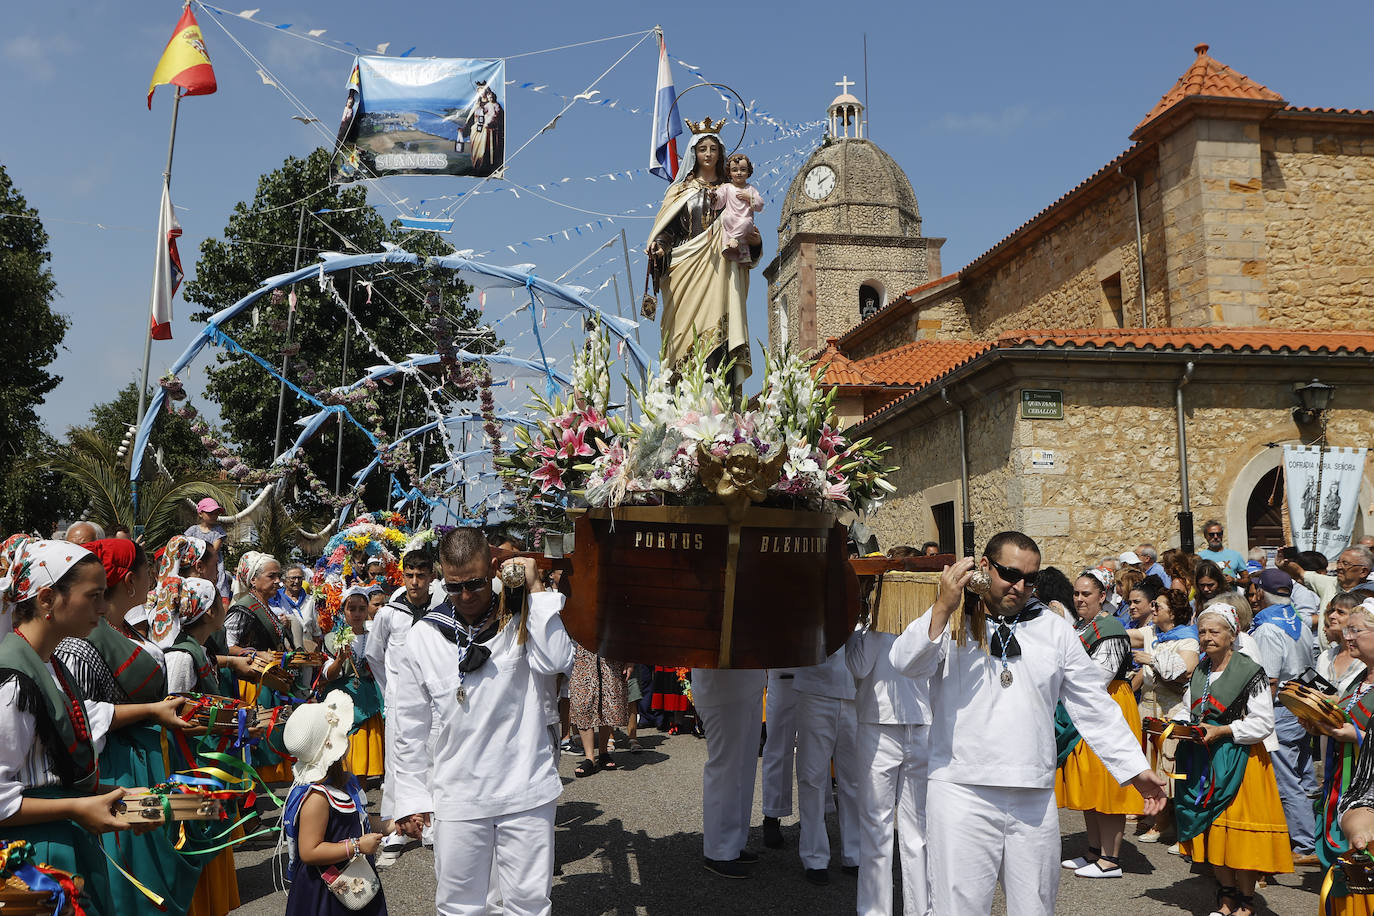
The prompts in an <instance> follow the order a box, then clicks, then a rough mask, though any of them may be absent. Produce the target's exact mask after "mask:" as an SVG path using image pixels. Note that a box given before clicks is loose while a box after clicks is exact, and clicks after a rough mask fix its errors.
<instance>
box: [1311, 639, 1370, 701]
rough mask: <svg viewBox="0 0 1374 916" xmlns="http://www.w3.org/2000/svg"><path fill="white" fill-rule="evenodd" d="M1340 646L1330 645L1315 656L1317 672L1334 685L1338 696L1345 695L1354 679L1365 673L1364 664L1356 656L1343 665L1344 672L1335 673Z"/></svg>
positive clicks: (1361, 676)
mask: <svg viewBox="0 0 1374 916" xmlns="http://www.w3.org/2000/svg"><path fill="white" fill-rule="evenodd" d="M1340 648H1341V647H1340V646H1337V645H1334V644H1333V645H1331V646H1329V647H1327V649H1326V651H1325V652H1323V653H1322V654H1321V655H1318V656H1317V673H1318V674H1320V675H1321V676H1322V677H1324V678H1326V679H1327V680H1328V681H1330V682H1331V683H1332V684H1334V685H1335V686H1336V693H1337V695H1338V696H1342V697H1343V696H1345V695H1346V694H1347V693H1348V692H1349V691H1350V688H1351V687H1352V686H1353V685H1354V684H1355V682H1356V681H1358V680H1360V679H1361V678H1363V677H1364V675H1365V668H1364V664H1363V663H1362V662H1361V661H1360V660H1359V659H1357V658H1352V659H1350V664H1348V665H1346V666H1345V673H1344V674H1341V675H1337V674H1336V656H1337V655H1339V654H1340Z"/></svg>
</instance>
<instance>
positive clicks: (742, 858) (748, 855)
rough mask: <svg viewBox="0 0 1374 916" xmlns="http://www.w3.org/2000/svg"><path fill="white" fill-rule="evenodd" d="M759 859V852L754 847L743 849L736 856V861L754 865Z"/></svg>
mask: <svg viewBox="0 0 1374 916" xmlns="http://www.w3.org/2000/svg"><path fill="white" fill-rule="evenodd" d="M758 860H759V854H758V853H756V852H754V850H752V849H741V850H740V851H739V855H738V856H736V857H735V861H736V862H739V863H740V864H741V865H753V864H754V863H755V862H757V861H758Z"/></svg>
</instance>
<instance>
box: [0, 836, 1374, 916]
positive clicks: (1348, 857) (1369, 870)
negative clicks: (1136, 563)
mask: <svg viewBox="0 0 1374 916" xmlns="http://www.w3.org/2000/svg"><path fill="white" fill-rule="evenodd" d="M1336 861H1337V862H1339V863H1341V871H1342V872H1343V873H1344V874H1345V883H1346V886H1347V887H1348V888H1349V889H1350V893H1352V894H1374V856H1371V855H1370V853H1369V852H1367V851H1360V852H1357V851H1355V850H1351V851H1350V852H1347V853H1346V854H1345V855H1343V856H1341V857H1340V858H1339V859H1337V860H1336ZM6 912H8V910H6Z"/></svg>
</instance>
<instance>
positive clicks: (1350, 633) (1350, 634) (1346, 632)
mask: <svg viewBox="0 0 1374 916" xmlns="http://www.w3.org/2000/svg"><path fill="white" fill-rule="evenodd" d="M1364 633H1374V630H1372V629H1370V628H1369V627H1360V628H1358V629H1356V628H1355V627H1341V635H1342V636H1344V637H1345V638H1346V639H1356V638H1358V637H1359V636H1360V635H1361V634H1364Z"/></svg>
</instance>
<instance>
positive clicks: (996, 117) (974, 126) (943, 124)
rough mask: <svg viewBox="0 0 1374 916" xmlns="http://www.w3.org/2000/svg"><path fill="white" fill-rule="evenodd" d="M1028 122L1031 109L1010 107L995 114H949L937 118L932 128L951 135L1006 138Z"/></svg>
mask: <svg viewBox="0 0 1374 916" xmlns="http://www.w3.org/2000/svg"><path fill="white" fill-rule="evenodd" d="M1030 120H1031V109H1030V106H1029V105H1012V106H1011V107H1009V108H1004V109H1002V110H1001V111H996V112H987V111H973V112H966V113H954V112H951V113H949V114H946V115H943V116H941V117H939V118H937V119H936V120H935V122H934V124H933V126H934V128H935V129H936V130H939V131H943V132H945V133H951V134H981V135H983V136H988V137H1006V136H1009V135H1010V134H1013V133H1015V132H1016V131H1018V130H1020V129H1021V128H1022V127H1024V126H1025V125H1026V124H1027V123H1028V122H1029V121H1030Z"/></svg>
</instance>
